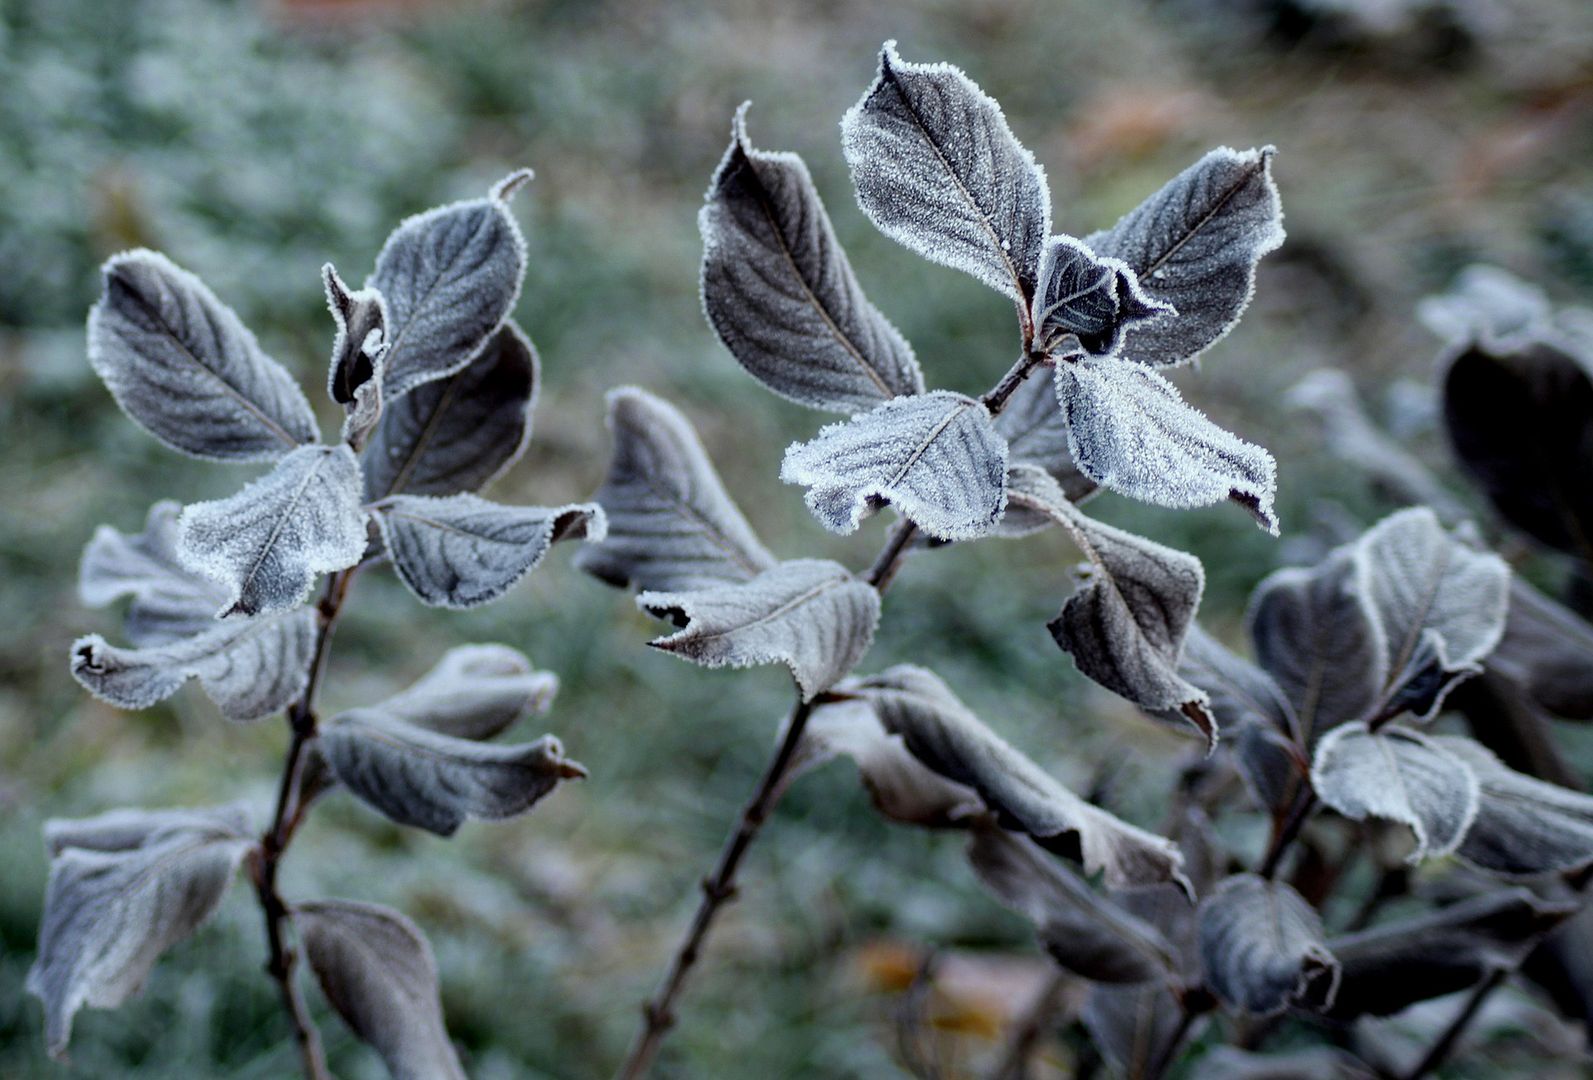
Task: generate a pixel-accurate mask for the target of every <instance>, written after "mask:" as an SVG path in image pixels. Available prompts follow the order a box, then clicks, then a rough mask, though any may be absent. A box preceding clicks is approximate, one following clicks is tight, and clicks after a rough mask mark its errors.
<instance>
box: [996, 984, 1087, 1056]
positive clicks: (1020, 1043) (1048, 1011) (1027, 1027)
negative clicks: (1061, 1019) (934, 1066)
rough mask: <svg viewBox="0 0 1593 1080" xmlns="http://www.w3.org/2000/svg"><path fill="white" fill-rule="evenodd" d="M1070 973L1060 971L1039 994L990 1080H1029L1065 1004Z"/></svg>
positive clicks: (1013, 1029)
mask: <svg viewBox="0 0 1593 1080" xmlns="http://www.w3.org/2000/svg"><path fill="white" fill-rule="evenodd" d="M1068 979H1069V976H1068V973H1067V972H1065V971H1062V970H1061V969H1058V970H1056V971H1054V972H1052V973H1051V978H1050V979H1049V980H1047V981H1046V984H1045V985H1044V986H1042V987H1041V988H1040V992H1039V993H1038V994H1036V995H1035V998H1034V1003H1033V1004H1031V1005H1030V1006H1029V1008H1028V1010H1027V1011H1026V1012H1024V1014H1023V1015H1022V1016H1021V1017H1019V1018H1018V1022H1017V1023H1016V1024H1014V1025H1013V1028H1012V1033H1011V1034H1010V1035H1009V1036H1008V1038H1007V1047H1006V1050H1005V1051H1004V1052H1003V1053H1002V1055H1001V1060H1000V1061H999V1062H997V1063H996V1067H995V1069H994V1070H993V1071H992V1072H991V1073H990V1080H1026V1078H1027V1077H1028V1075H1029V1059H1030V1058H1032V1057H1034V1051H1035V1048H1036V1047H1037V1046H1039V1045H1040V1040H1041V1039H1042V1038H1043V1037H1044V1036H1045V1033H1046V1029H1047V1028H1048V1027H1049V1026H1050V1024H1051V1021H1052V1020H1054V1019H1055V1018H1056V1011H1057V1006H1058V1005H1060V1004H1061V1003H1062V991H1063V990H1065V989H1066V988H1067V985H1068Z"/></svg>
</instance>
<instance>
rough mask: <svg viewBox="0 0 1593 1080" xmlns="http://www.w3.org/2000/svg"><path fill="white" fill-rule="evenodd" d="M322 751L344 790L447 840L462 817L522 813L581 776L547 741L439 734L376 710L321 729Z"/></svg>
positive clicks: (496, 817) (495, 818)
mask: <svg viewBox="0 0 1593 1080" xmlns="http://www.w3.org/2000/svg"><path fill="white" fill-rule="evenodd" d="M320 746H321V753H322V754H323V755H324V756H325V758H326V761H327V764H329V765H330V766H331V767H332V771H333V772H334V773H336V774H337V778H338V779H339V780H341V781H342V782H343V784H344V786H346V787H347V788H348V789H349V790H350V791H352V792H353V793H354V794H355V795H358V796H359V797H360V798H361V799H362V800H364V801H365V802H366V803H368V804H370V805H371V806H373V807H375V808H376V809H377V810H380V811H381V812H382V813H383V814H386V815H387V816H388V817H389V818H391V819H392V820H394V821H396V822H398V823H399V824H400V825H413V826H414V827H416V828H419V829H425V830H427V831H428V832H434V833H436V834H437V835H438V836H452V835H453V834H454V833H455V832H456V831H458V829H459V826H460V825H462V824H464V822H465V820H466V819H467V818H481V819H485V820H488V821H500V820H502V819H504V818H510V817H514V816H515V815H517V814H523V813H525V812H526V811H527V810H529V809H531V807H532V806H533V805H535V804H536V802H537V801H538V800H539V799H541V798H542V797H543V796H544V795H546V794H548V792H550V791H552V790H553V789H554V788H555V787H557V786H558V783H559V781H561V780H571V779H579V778H581V777H584V776H586V770H585V769H584V768H582V767H581V766H580V765H579V764H577V763H576V762H573V761H570V760H568V759H567V758H565V756H564V747H563V745H562V744H560V742H559V740H558V739H556V738H554V737H553V736H551V735H544V736H543V737H542V738H540V739H538V740H537V741H536V742H532V743H524V744H521V745H518V746H498V745H493V744H482V743H479V742H474V741H471V740H469V739H458V738H454V737H453V736H450V735H440V734H438V733H437V732H435V731H428V730H427V729H425V728H422V727H418V726H416V725H414V724H410V723H406V722H405V721H403V720H399V719H397V718H395V717H392V716H389V715H387V714H386V713H384V712H382V711H380V710H378V709H350V710H349V711H348V712H345V713H341V714H339V715H338V716H335V717H333V718H332V719H331V720H330V721H328V722H327V723H326V724H324V725H322V727H321V738H320Z"/></svg>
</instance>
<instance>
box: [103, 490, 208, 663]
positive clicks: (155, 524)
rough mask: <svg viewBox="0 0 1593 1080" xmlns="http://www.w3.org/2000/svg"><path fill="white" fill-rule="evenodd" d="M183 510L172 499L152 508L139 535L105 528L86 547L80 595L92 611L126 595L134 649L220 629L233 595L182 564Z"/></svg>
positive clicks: (128, 625) (167, 642) (129, 635)
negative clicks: (219, 618)
mask: <svg viewBox="0 0 1593 1080" xmlns="http://www.w3.org/2000/svg"><path fill="white" fill-rule="evenodd" d="M181 513H182V507H181V506H179V505H178V504H177V503H175V502H171V501H170V500H167V501H163V502H158V503H156V504H155V505H154V506H152V507H150V508H149V516H148V517H147V518H146V519H145V522H144V531H143V532H142V533H140V534H138V535H137V536H128V535H127V534H125V533H121V532H117V531H116V530H115V529H113V528H111V527H110V526H109V525H101V526H100V527H99V528H98V529H96V530H95V532H94V539H92V540H90V541H89V544H88V547H86V548H84V549H83V561H82V562H81V563H80V564H79V567H78V580H77V594H78V598H79V599H80V600H82V602H83V603H84V605H86V606H88V607H105V606H106V605H108V604H114V603H116V602H117V601H118V600H120V599H122V598H123V597H124V596H125V597H131V598H132V602H131V603H129V604H128V605H127V617H126V619H125V621H124V626H125V628H126V630H127V636H128V638H129V639H130V640H131V641H132V642H133V644H134V645H140V646H150V645H166V644H169V643H171V642H174V641H178V640H180V639H182V638H185V637H191V636H193V635H194V634H198V633H201V632H203V631H205V630H210V629H213V628H214V627H215V622H216V609H217V608H218V607H219V606H220V605H221V604H222V603H223V602H224V601H225V600H226V598H227V591H226V590H225V589H223V588H222V587H221V586H220V585H217V584H216V583H215V582H213V581H211V580H210V579H209V578H206V577H203V576H201V575H199V574H195V573H193V572H192V571H190V570H187V569H185V568H184V567H183V566H182V565H181V564H180V563H179V562H178V561H177V518H178V515H180V514H181Z"/></svg>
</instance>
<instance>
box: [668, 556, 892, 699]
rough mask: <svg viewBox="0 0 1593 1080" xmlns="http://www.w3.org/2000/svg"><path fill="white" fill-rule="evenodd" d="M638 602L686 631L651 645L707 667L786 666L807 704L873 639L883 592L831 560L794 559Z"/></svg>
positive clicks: (860, 655)
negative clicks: (737, 578)
mask: <svg viewBox="0 0 1593 1080" xmlns="http://www.w3.org/2000/svg"><path fill="white" fill-rule="evenodd" d="M636 603H637V606H639V607H640V608H641V609H642V610H643V611H646V612H647V613H648V614H650V615H654V616H656V617H658V618H660V619H668V620H670V621H671V622H673V623H674V624H675V625H676V626H677V627H680V629H679V630H678V631H677V632H676V633H674V634H671V635H669V636H667V637H661V638H657V639H656V640H654V641H651V642H649V644H650V645H652V646H653V647H654V648H655V649H662V650H664V651H665V652H670V653H674V654H675V655H676V656H679V657H681V658H683V659H686V660H690V661H692V662H693V663H696V664H701V665H703V666H704V667H736V668H744V667H752V666H754V665H757V664H784V665H785V666H786V667H788V668H789V669H790V670H791V675H792V677H793V678H795V679H796V683H797V688H798V690H799V691H800V692H801V694H802V700H803V701H812V700H813V697H814V696H815V695H816V694H819V693H821V692H822V691H825V690H828V689H829V688H830V687H832V686H834V685H835V684H836V683H837V682H839V681H840V680H841V679H842V678H844V677H845V676H846V674H847V673H848V672H849V671H851V670H852V668H853V667H855V666H856V665H857V662H858V661H859V660H861V659H862V658H863V654H864V653H866V652H868V647H869V645H870V644H872V643H873V640H874V627H875V626H877V625H878V623H879V593H877V592H875V591H874V589H873V587H872V586H869V585H867V584H865V583H864V582H862V581H859V580H858V579H857V578H855V577H853V576H852V574H851V573H850V572H849V571H848V570H847V569H846V567H844V566H842V565H840V564H839V563H834V562H830V561H829V560H828V559H792V560H791V561H789V562H783V563H780V564H779V565H778V566H775V567H773V568H772V569H769V570H765V571H764V572H763V573H761V574H759V575H758V576H757V577H755V578H753V579H752V580H751V581H748V582H744V583H737V584H724V585H715V586H711V587H708V588H704V589H697V590H690V591H683V592H644V593H642V594H641V595H640V596H638V597H637V598H636Z"/></svg>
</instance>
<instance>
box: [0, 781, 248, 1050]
mask: <svg viewBox="0 0 1593 1080" xmlns="http://www.w3.org/2000/svg"><path fill="white" fill-rule="evenodd" d="M130 814H131V812H124V815H125V816H123V817H122V818H120V819H119V820H118V821H116V822H115V823H114V824H111V823H107V822H104V821H103V820H102V821H100V822H99V823H97V824H96V823H95V822H93V820H92V819H91V821H90V822H86V823H84V822H76V823H74V822H64V823H56V824H55V832H56V840H57V841H58V842H59V841H61V840H63V838H69V837H70V836H72V835H74V834H75V835H78V836H83V837H84V838H86V839H88V840H89V841H90V846H85V847H73V846H63V847H61V848H60V850H58V851H57V852H56V853H55V854H54V857H53V858H52V859H51V860H50V881H49V885H48V887H47V889H46V892H45V897H44V915H43V919H42V921H41V923H40V926H39V946H38V953H37V955H36V956H35V958H34V961H33V966H32V967H31V968H30V969H29V971H28V977H27V989H28V992H29V993H31V994H33V995H34V996H36V997H37V998H38V999H39V1000H40V1001H42V1002H43V1003H44V1011H45V1034H46V1040H47V1043H48V1046H49V1050H50V1054H51V1056H53V1057H57V1058H59V1057H61V1056H62V1055H63V1054H64V1053H65V1051H66V1045H67V1042H68V1041H69V1040H70V1039H71V1036H72V1018H73V1017H74V1016H75V1015H76V1013H77V1011H78V1010H79V1009H80V1008H82V1007H84V1006H89V1007H91V1008H101V1009H110V1008H115V1007H116V1006H118V1005H120V1004H122V1002H124V1001H126V1000H127V999H128V998H130V997H132V996H133V995H134V994H135V993H137V992H138V990H139V988H140V987H141V986H142V985H143V983H144V979H145V978H146V977H147V976H148V975H149V973H150V971H151V970H152V969H153V968H154V966H155V963H156V961H158V960H159V959H160V957H161V954H162V953H164V952H165V951H166V950H167V949H169V948H171V947H172V946H173V945H175V944H177V943H178V942H179V941H182V940H183V939H184V938H187V937H189V936H190V935H191V934H193V933H194V931H196V930H198V929H199V928H200V927H201V926H202V925H204V923H205V922H206V920H208V919H209V918H210V916H211V915H212V914H213V913H214V912H215V910H216V908H217V907H218V906H219V905H220V903H221V900H222V898H223V897H224V896H225V895H226V892H227V888H228V886H229V885H231V883H232V876H233V873H234V871H236V870H237V868H238V864H239V862H240V861H242V859H243V856H244V853H245V852H246V851H248V849H249V847H250V845H251V844H252V843H253V841H252V840H251V839H250V838H249V837H248V836H246V835H243V833H242V832H241V830H239V829H237V828H236V827H235V826H236V825H237V824H238V823H237V822H236V821H235V820H233V817H232V815H215V816H211V817H208V818H207V817H205V816H203V815H197V814H189V815H184V817H183V820H181V821H178V820H175V819H173V818H172V817H170V816H167V817H164V818H162V819H161V820H159V821H158V822H150V823H148V824H149V828H148V830H147V832H146V833H145V834H144V835H143V837H142V838H139V837H138V836H137V833H138V829H137V826H136V825H135V824H134V823H133V822H132V821H131V820H130ZM113 834H114V836H113ZM113 841H114V842H113ZM96 845H97V846H96Z"/></svg>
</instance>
